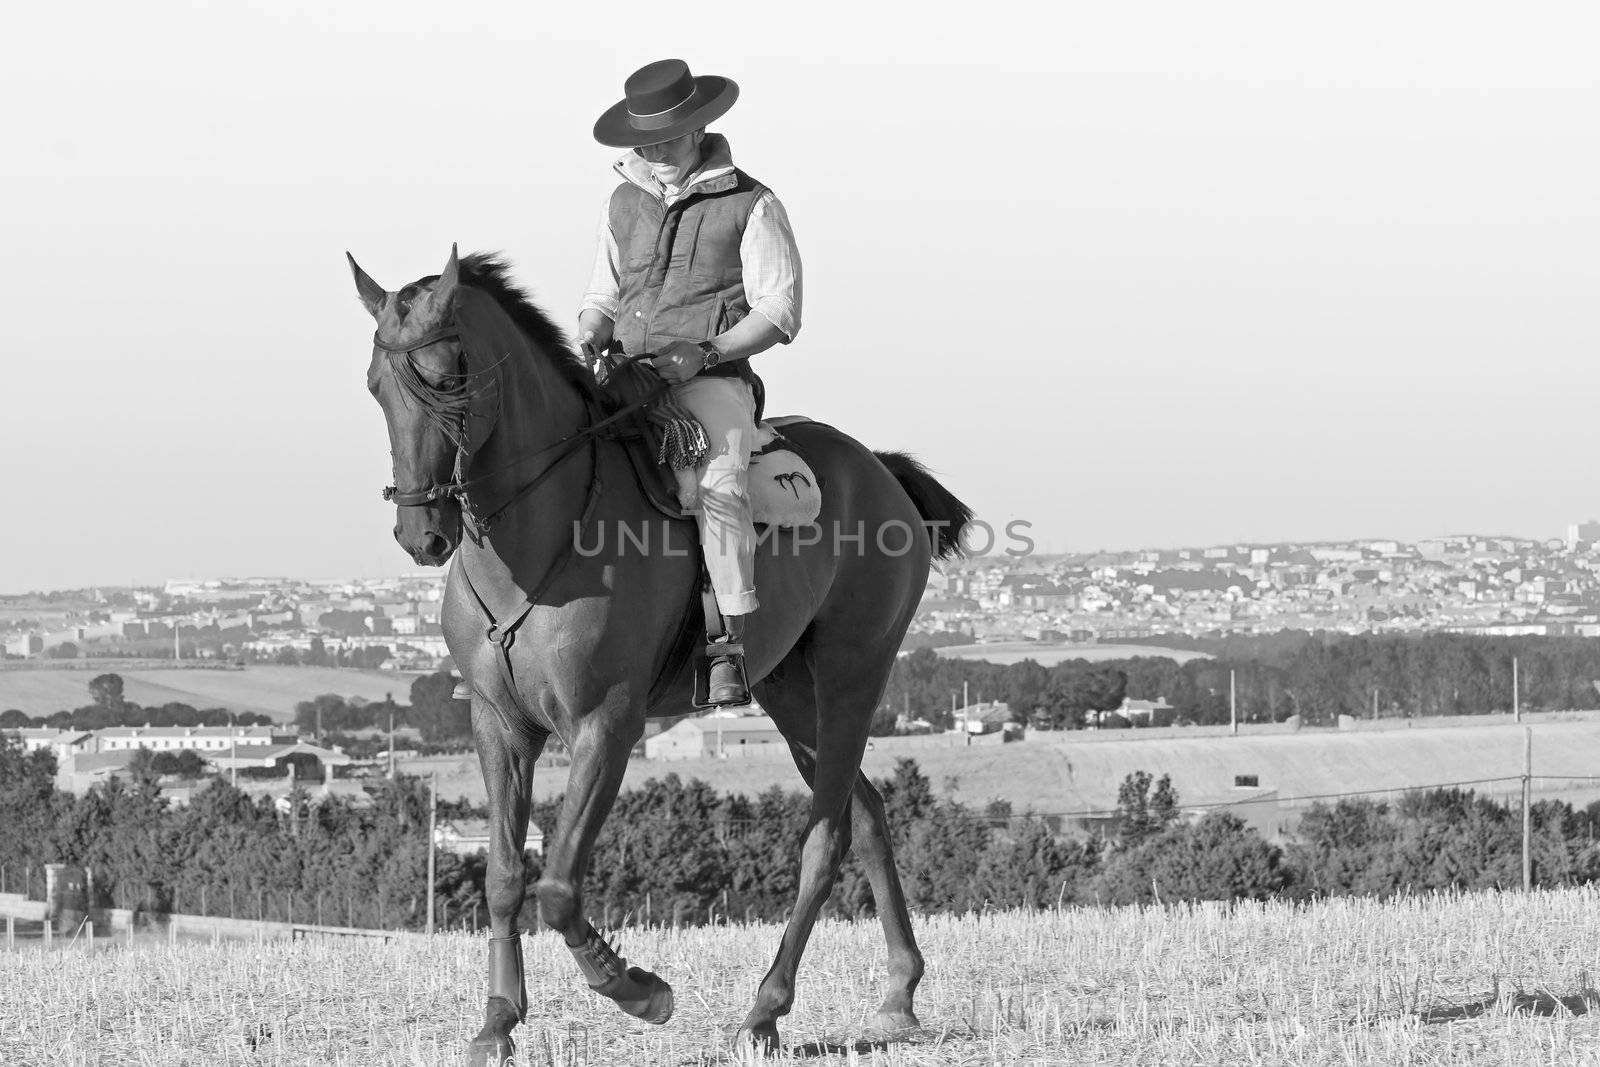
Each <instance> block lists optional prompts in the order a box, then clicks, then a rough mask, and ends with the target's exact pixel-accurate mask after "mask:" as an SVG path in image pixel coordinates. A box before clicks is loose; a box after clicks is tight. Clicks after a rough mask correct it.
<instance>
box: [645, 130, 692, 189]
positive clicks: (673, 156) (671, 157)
mask: <svg viewBox="0 0 1600 1067" xmlns="http://www.w3.org/2000/svg"><path fill="white" fill-rule="evenodd" d="M704 136H705V134H704V133H703V132H702V131H700V130H696V131H695V132H693V133H686V134H684V135H683V136H682V137H678V138H675V139H673V140H671V141H663V142H662V143H660V144H652V145H646V146H645V147H643V148H635V149H634V151H635V152H636V153H638V155H639V158H640V159H642V160H644V161H645V162H646V163H648V164H650V172H651V173H652V174H654V175H655V177H656V181H658V182H660V183H661V184H662V185H671V186H674V187H677V186H681V185H683V183H684V182H685V181H687V180H688V179H689V175H691V174H693V173H694V168H695V167H696V166H697V165H698V164H699V162H700V140H701V138H703V137H704Z"/></svg>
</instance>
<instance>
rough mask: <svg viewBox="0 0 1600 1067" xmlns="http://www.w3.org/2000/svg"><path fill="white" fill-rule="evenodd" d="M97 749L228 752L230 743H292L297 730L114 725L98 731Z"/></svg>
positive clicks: (250, 746) (243, 745) (242, 745)
mask: <svg viewBox="0 0 1600 1067" xmlns="http://www.w3.org/2000/svg"><path fill="white" fill-rule="evenodd" d="M94 736H95V741H96V749H95V750H96V751H98V752H119V751H122V750H124V749H127V750H132V749H136V748H148V749H149V750H150V751H151V752H182V751H184V750H186V749H189V750H193V751H195V752H202V753H213V752H226V751H227V750H228V749H229V748H230V747H232V746H234V745H237V746H238V747H239V748H248V749H252V750H254V749H255V748H256V747H257V746H270V745H282V744H291V743H293V742H294V740H295V734H294V731H293V730H284V729H282V728H276V729H275V728H273V727H270V726H233V727H230V726H112V727H107V728H106V729H103V730H96V731H94Z"/></svg>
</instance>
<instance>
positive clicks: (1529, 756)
mask: <svg viewBox="0 0 1600 1067" xmlns="http://www.w3.org/2000/svg"><path fill="white" fill-rule="evenodd" d="M1532 888H1533V727H1531V726H1529V727H1524V728H1523V734H1522V891H1523V892H1524V893H1526V892H1527V891H1528V890H1530V889H1532Z"/></svg>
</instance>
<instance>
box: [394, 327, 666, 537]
mask: <svg viewBox="0 0 1600 1067" xmlns="http://www.w3.org/2000/svg"><path fill="white" fill-rule="evenodd" d="M440 341H455V342H456V344H457V347H458V349H459V350H460V351H459V356H460V362H461V366H462V367H463V368H465V366H466V356H467V352H466V345H465V344H463V343H462V342H461V330H460V328H459V327H458V326H457V325H456V324H455V323H453V322H450V323H446V324H445V325H443V326H440V327H439V328H438V329H435V330H433V331H432V332H431V333H427V334H424V335H423V336H421V337H419V338H417V339H416V340H415V341H408V342H403V343H402V342H397V341H386V340H384V339H383V338H382V337H381V336H379V335H378V334H377V333H374V334H373V335H372V343H373V345H374V346H376V347H377V348H379V349H382V350H383V351H385V352H388V353H390V354H391V355H403V356H406V357H407V358H409V357H410V355H411V353H413V352H416V351H418V350H420V349H423V348H427V347H428V346H429V345H432V344H437V343H439V342H440ZM624 358H625V359H628V360H630V361H632V362H642V361H645V360H648V359H649V358H650V353H641V354H639V355H637V356H626V357H624ZM479 373H481V372H479ZM462 376H463V377H465V376H466V375H465V374H463V375H462ZM671 386H672V383H671V382H668V381H666V380H664V379H663V380H662V381H661V382H659V383H658V384H657V385H656V386H655V387H653V388H652V389H650V390H649V391H648V392H647V393H645V395H644V396H642V397H640V398H639V399H637V400H634V401H633V402H631V403H629V404H626V405H624V406H623V407H622V408H620V409H619V410H617V411H615V412H612V413H611V414H610V415H606V416H604V417H599V416H600V411H599V410H598V407H597V405H596V404H595V402H594V399H593V398H592V397H591V396H588V395H587V394H586V395H585V398H584V403H585V406H586V407H587V408H588V420H587V421H586V422H585V424H584V425H583V426H580V427H579V428H578V429H577V430H574V431H573V432H572V433H569V434H567V435H566V436H565V437H563V438H561V439H560V440H558V441H555V442H553V443H552V444H549V445H546V446H545V447H543V448H541V449H538V450H537V451H534V452H530V453H528V454H527V455H525V456H522V457H520V458H518V459H514V460H512V461H511V462H510V463H508V464H506V465H505V466H504V467H501V468H500V469H499V470H496V471H492V472H490V473H489V474H484V475H479V476H478V477H476V478H468V477H467V476H466V475H467V469H468V468H469V467H470V466H471V463H472V455H473V450H472V448H471V440H470V437H469V435H468V434H467V432H466V428H465V426H463V427H462V428H461V430H460V432H458V433H457V434H455V435H454V436H455V442H456V458H455V469H454V476H453V477H452V478H451V480H450V481H448V482H443V483H439V484H435V485H431V486H428V487H427V488H425V489H400V488H399V487H398V486H394V485H389V486H385V487H384V490H383V499H385V500H387V501H390V502H391V503H393V504H395V505H396V506H398V507H402V508H414V507H423V506H426V505H428V504H432V503H434V502H435V501H440V500H448V499H454V500H456V501H457V502H458V503H459V504H460V505H461V513H462V514H463V515H465V516H466V517H467V519H468V520H469V522H470V523H471V526H472V529H471V530H469V531H468V536H470V537H471V538H472V542H473V544H476V545H482V543H483V539H484V538H485V537H486V536H487V535H488V533H489V530H490V528H491V527H493V526H494V525H495V523H497V522H498V521H499V520H500V519H501V518H502V517H503V516H504V515H505V512H506V510H507V509H508V508H510V507H511V505H513V504H515V503H516V502H517V501H519V500H521V499H522V498H523V497H525V496H527V495H528V494H529V493H531V492H533V491H534V490H535V489H536V488H538V487H539V485H540V484H541V483H543V482H544V480H545V479H546V478H548V477H549V476H550V475H551V474H553V473H555V471H556V469H557V468H558V467H560V465H561V463H562V461H563V460H566V459H568V458H570V457H572V456H574V455H576V454H577V453H578V450H579V449H580V448H582V447H583V446H584V445H585V444H588V445H590V447H591V450H592V449H594V448H598V444H597V442H598V441H599V439H600V438H601V437H602V436H613V435H610V434H607V433H606V431H608V430H610V429H611V428H612V427H613V426H615V425H616V424H617V423H618V422H621V421H622V420H623V419H625V418H627V417H628V416H630V415H632V414H634V413H635V412H637V411H640V410H641V409H643V408H645V407H647V406H648V405H650V404H651V403H654V402H655V401H656V400H657V399H659V398H660V397H662V396H663V395H665V394H666V392H667V390H668V389H670V388H671ZM470 414H471V413H470V412H466V413H464V415H463V419H465V418H466V417H468V416H470ZM498 417H499V411H498V408H497V410H496V411H495V414H494V416H493V417H492V421H491V424H490V426H489V431H488V434H485V441H487V439H488V435H489V434H492V433H493V432H494V426H495V423H497V422H498ZM552 453H553V455H552ZM543 456H550V459H549V462H548V463H547V464H546V465H545V467H544V469H543V470H541V471H540V472H539V473H538V474H536V475H534V477H533V478H532V480H530V481H528V482H526V483H524V484H523V485H522V486H520V487H519V488H518V489H517V490H516V491H515V492H513V493H512V494H511V496H509V497H508V498H506V500H504V501H503V502H502V503H501V504H500V506H499V507H497V508H495V509H494V510H493V511H491V512H488V513H487V514H481V513H480V512H479V510H478V508H477V507H476V506H475V505H474V503H473V501H472V496H471V492H472V490H473V489H474V488H481V487H482V486H483V484H484V483H485V482H488V481H489V480H490V479H492V478H494V477H496V476H497V475H500V474H503V473H504V472H505V471H508V470H510V469H511V468H513V467H517V466H521V465H522V464H524V463H528V462H530V461H532V460H535V459H539V458H540V457H543ZM593 466H594V474H593V476H592V477H591V479H590V487H589V491H590V498H591V502H592V499H593V497H594V496H595V495H596V493H597V490H598V482H599V456H598V455H595V456H594V457H593ZM585 510H586V511H587V510H588V507H586V508H585Z"/></svg>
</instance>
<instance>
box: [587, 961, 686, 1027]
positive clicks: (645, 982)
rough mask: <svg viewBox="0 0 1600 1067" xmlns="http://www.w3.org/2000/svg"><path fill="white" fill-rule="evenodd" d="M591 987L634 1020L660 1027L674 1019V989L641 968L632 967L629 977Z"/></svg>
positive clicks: (629, 970)
mask: <svg viewBox="0 0 1600 1067" xmlns="http://www.w3.org/2000/svg"><path fill="white" fill-rule="evenodd" d="M589 988H591V989H593V990H594V991H595V992H596V993H599V994H600V995H601V996H602V997H610V998H611V999H612V1000H614V1001H616V1002H617V1007H619V1008H621V1009H622V1010H623V1011H625V1012H627V1013H628V1014H629V1015H631V1016H633V1017H634V1018H635V1019H643V1020H644V1021H645V1022H647V1023H652V1024H654V1025H656V1026H660V1025H661V1024H662V1023H664V1022H666V1021H667V1020H668V1019H670V1018H672V1006H673V1004H672V987H671V986H670V985H668V984H667V983H666V982H664V981H662V980H661V978H660V977H658V976H657V975H655V974H652V973H651V972H649V971H647V970H645V969H644V968H642V967H629V968H628V973H627V974H624V975H621V976H620V977H617V978H613V979H612V980H611V981H609V982H603V983H601V984H600V985H597V986H590V987H589Z"/></svg>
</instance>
